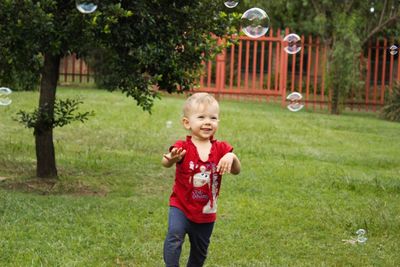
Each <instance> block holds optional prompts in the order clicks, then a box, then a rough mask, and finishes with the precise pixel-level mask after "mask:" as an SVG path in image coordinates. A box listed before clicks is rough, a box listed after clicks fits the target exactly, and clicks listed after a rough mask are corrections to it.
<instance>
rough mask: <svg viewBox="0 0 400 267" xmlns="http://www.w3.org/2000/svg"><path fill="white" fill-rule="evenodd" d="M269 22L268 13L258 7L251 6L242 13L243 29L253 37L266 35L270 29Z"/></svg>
mask: <svg viewBox="0 0 400 267" xmlns="http://www.w3.org/2000/svg"><path fill="white" fill-rule="evenodd" d="M269 23H270V21H269V17H268V15H267V13H266V12H265V11H264V10H262V9H260V8H258V7H253V8H250V9H249V10H247V11H246V12H244V13H243V15H242V21H241V24H242V25H241V26H242V31H243V32H244V33H245V34H246V35H247V36H249V37H251V38H258V37H261V36H264V35H265V34H266V33H267V31H268V29H269Z"/></svg>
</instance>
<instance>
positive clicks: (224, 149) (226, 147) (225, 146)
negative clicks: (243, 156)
mask: <svg viewBox="0 0 400 267" xmlns="http://www.w3.org/2000/svg"><path fill="white" fill-rule="evenodd" d="M218 151H219V153H220V155H221V157H223V156H224V155H225V154H226V153H229V152H232V151H233V147H232V146H231V145H230V144H229V143H227V142H224V141H222V142H218Z"/></svg>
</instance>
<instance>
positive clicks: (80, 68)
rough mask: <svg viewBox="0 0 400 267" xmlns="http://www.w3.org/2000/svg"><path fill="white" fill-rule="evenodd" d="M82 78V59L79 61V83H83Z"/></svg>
mask: <svg viewBox="0 0 400 267" xmlns="http://www.w3.org/2000/svg"><path fill="white" fill-rule="evenodd" d="M82 76H83V60H82V59H81V58H80V59H79V82H82Z"/></svg>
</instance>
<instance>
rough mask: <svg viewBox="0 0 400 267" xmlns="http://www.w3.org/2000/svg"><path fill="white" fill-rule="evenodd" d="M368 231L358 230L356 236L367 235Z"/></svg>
mask: <svg viewBox="0 0 400 267" xmlns="http://www.w3.org/2000/svg"><path fill="white" fill-rule="evenodd" d="M365 233H366V231H365V230H364V229H358V230H357V232H356V234H357V235H365Z"/></svg>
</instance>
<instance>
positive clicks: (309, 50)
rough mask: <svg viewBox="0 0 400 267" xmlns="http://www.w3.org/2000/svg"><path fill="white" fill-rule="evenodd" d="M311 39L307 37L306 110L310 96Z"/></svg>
mask: <svg viewBox="0 0 400 267" xmlns="http://www.w3.org/2000/svg"><path fill="white" fill-rule="evenodd" d="M311 46H312V37H311V35H309V36H308V60H307V81H306V108H308V100H309V94H310V78H311V77H310V76H311V62H312V59H311V55H312V47H311Z"/></svg>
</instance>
